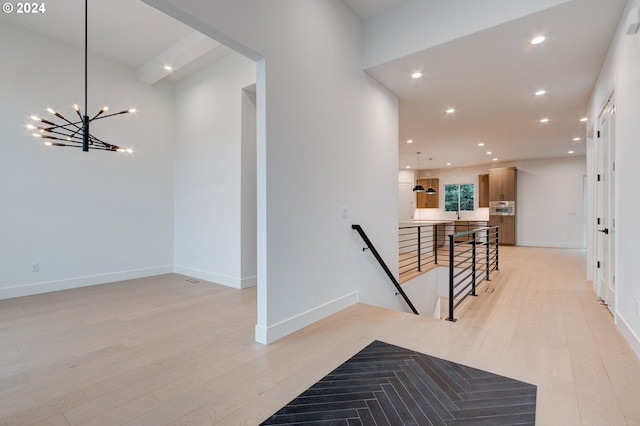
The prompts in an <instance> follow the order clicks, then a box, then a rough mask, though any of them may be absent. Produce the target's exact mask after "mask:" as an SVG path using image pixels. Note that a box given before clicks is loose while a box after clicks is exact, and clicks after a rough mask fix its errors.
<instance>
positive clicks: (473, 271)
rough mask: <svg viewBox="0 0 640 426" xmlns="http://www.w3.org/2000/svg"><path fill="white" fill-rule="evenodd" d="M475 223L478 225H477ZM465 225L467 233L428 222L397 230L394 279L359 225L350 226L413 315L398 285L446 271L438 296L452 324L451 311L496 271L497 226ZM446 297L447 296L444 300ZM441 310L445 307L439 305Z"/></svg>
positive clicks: (455, 226)
mask: <svg viewBox="0 0 640 426" xmlns="http://www.w3.org/2000/svg"><path fill="white" fill-rule="evenodd" d="M479 224H482V222H480V223H479ZM479 224H478V223H472V222H469V223H468V224H465V225H463V226H465V227H467V229H470V230H468V231H463V232H457V233H454V231H455V230H456V228H458V229H459V225H458V224H454V223H453V222H450V223H429V224H411V225H405V226H400V227H399V252H400V259H399V269H400V270H399V277H400V279H399V280H398V279H396V277H395V276H394V274H393V273H392V272H391V270H390V269H389V267H388V266H387V265H386V263H385V262H384V260H383V259H382V257H381V256H380V254H379V253H378V251H377V250H376V248H375V246H374V245H373V243H372V242H371V240H370V239H369V237H368V236H367V234H366V233H365V232H364V230H363V229H362V227H361V226H360V225H351V228H352V229H354V230H356V231H357V232H358V234H359V235H360V237H361V238H362V239H363V241H364V242H365V244H366V247H364V248H363V249H362V250H363V251H365V250H370V251H371V254H373V256H374V257H375V258H376V260H377V261H378V263H379V264H380V266H381V267H382V269H383V270H384V272H385V273H386V274H387V276H388V277H389V279H390V280H391V282H392V284H393V285H394V287H395V288H396V290H397V293H396V295H398V294H399V295H401V296H402V298H403V299H404V300H405V302H406V303H407V305H408V306H409V308H410V309H411V311H412V312H413V313H414V314H419V313H418V311H417V310H416V308H415V306H414V304H413V303H412V302H411V300H410V299H409V297H408V296H407V294H406V292H405V291H404V290H403V289H402V286H401V284H400V283H402V282H406V281H408V280H409V279H411V278H413V277H415V276H417V275H420V274H422V273H424V272H427V271H429V270H431V269H434V268H436V267H447V268H448V269H449V280H448V281H449V282H448V295H445V294H443V293H440V300H441V302H440V303H441V304H442V303H443V302H444V300H443V299H444V298H447V305H448V310H449V313H448V316H447V318H446V319H447V320H448V321H452V322H455V321H456V319H455V317H454V311H455V309H456V308H457V307H458V306H459V305H460V304H461V303H462V302H463V301H464V300H465V299H466V298H467V296H469V295H472V296H476V295H477V294H476V288H477V286H478V285H479V284H480V283H481V282H482V281H484V280H487V281H488V280H490V277H491V272H492V271H497V270H499V251H498V250H499V249H498V247H499V246H498V227H497V226H490V227H487V226H484V227H477V226H479ZM447 296H448V297H447ZM442 306H443V307H444V306H446V305H442Z"/></svg>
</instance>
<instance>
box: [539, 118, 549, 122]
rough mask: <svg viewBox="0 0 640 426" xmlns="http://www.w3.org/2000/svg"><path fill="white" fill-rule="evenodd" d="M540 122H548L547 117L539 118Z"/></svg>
mask: <svg viewBox="0 0 640 426" xmlns="http://www.w3.org/2000/svg"><path fill="white" fill-rule="evenodd" d="M540 122H541V123H548V122H549V119H548V118H543V119H542V120H540Z"/></svg>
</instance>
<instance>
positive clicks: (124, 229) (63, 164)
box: [0, 23, 173, 298]
mask: <svg viewBox="0 0 640 426" xmlns="http://www.w3.org/2000/svg"><path fill="white" fill-rule="evenodd" d="M0 52H2V57H3V66H2V67H0V93H1V94H2V95H1V96H0V125H1V128H2V155H0V200H2V208H0V223H2V227H0V298H9V297H17V296H23V295H29V294H35V293H42V292H47V291H55V290H62V289H67V288H73V287H80V286H85V285H93V284H100V283H105V282H111V281H118V280H123V279H130V278H137V277H142V276H149V275H156V274H161V273H168V272H171V271H172V265H173V255H172V251H171V247H172V245H173V235H172V232H171V229H172V223H173V212H172V204H173V195H172V191H171V187H172V179H173V172H172V153H173V101H172V92H171V87H170V86H169V85H163V84H159V85H155V86H153V87H149V86H146V85H144V84H141V83H138V82H137V80H136V76H135V72H134V71H132V70H130V69H128V68H126V67H123V66H120V65H118V64H115V63H113V62H110V61H107V60H104V59H102V58H100V57H96V56H91V55H90V56H89V77H90V78H89V110H90V111H93V112H94V113H95V112H97V111H98V110H99V109H100V108H101V107H102V106H103V105H105V104H107V105H109V106H110V107H111V108H112V109H118V108H121V109H128V108H131V107H136V108H137V109H138V112H137V113H136V114H135V115H122V116H116V117H112V118H108V119H106V120H101V121H99V122H95V123H94V124H92V126H91V131H92V133H93V134H94V135H95V136H97V137H100V138H101V139H103V140H105V141H107V142H110V143H113V144H117V145H121V146H126V147H131V148H133V150H134V151H135V152H134V153H133V154H124V155H123V154H121V153H111V152H105V151H90V152H88V153H85V152H82V151H81V150H80V149H78V148H54V147H44V146H43V145H42V141H41V140H38V139H36V138H34V137H33V136H31V134H30V133H31V132H29V131H27V129H26V128H25V125H26V124H27V123H28V121H29V120H28V117H29V116H30V115H32V114H36V115H38V116H41V117H43V118H46V116H47V115H48V113H47V111H46V108H47V107H50V108H53V109H55V110H58V111H59V112H60V113H62V114H63V115H66V116H68V117H72V118H73V116H74V115H75V111H74V110H73V107H72V105H73V104H74V103H78V104H81V103H82V100H83V98H84V84H83V83H84V67H83V66H82V65H83V63H84V52H83V51H81V50H79V49H74V48H71V47H69V46H67V45H64V44H60V43H56V42H54V41H51V40H49V39H46V38H42V37H40V36H38V35H35V34H33V33H30V32H27V31H24V30H22V29H20V28H17V27H13V26H11V25H9V24H6V23H3V24H2V25H0ZM43 64H45V65H44V66H43ZM83 108H84V107H83ZM90 115H91V114H90ZM32 264H38V265H39V272H31V270H32Z"/></svg>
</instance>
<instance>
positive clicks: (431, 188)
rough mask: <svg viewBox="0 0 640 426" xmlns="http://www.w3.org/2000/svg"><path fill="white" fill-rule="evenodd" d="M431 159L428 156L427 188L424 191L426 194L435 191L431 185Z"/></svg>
mask: <svg viewBox="0 0 640 426" xmlns="http://www.w3.org/2000/svg"><path fill="white" fill-rule="evenodd" d="M431 160H433V158H429V188H427V190H426V191H425V192H426V193H427V194H435V193H436V190H435V189H434V188H433V186H432V185H431Z"/></svg>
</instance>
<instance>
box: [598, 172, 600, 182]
mask: <svg viewBox="0 0 640 426" xmlns="http://www.w3.org/2000/svg"><path fill="white" fill-rule="evenodd" d="M598 182H600V173H598Z"/></svg>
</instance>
